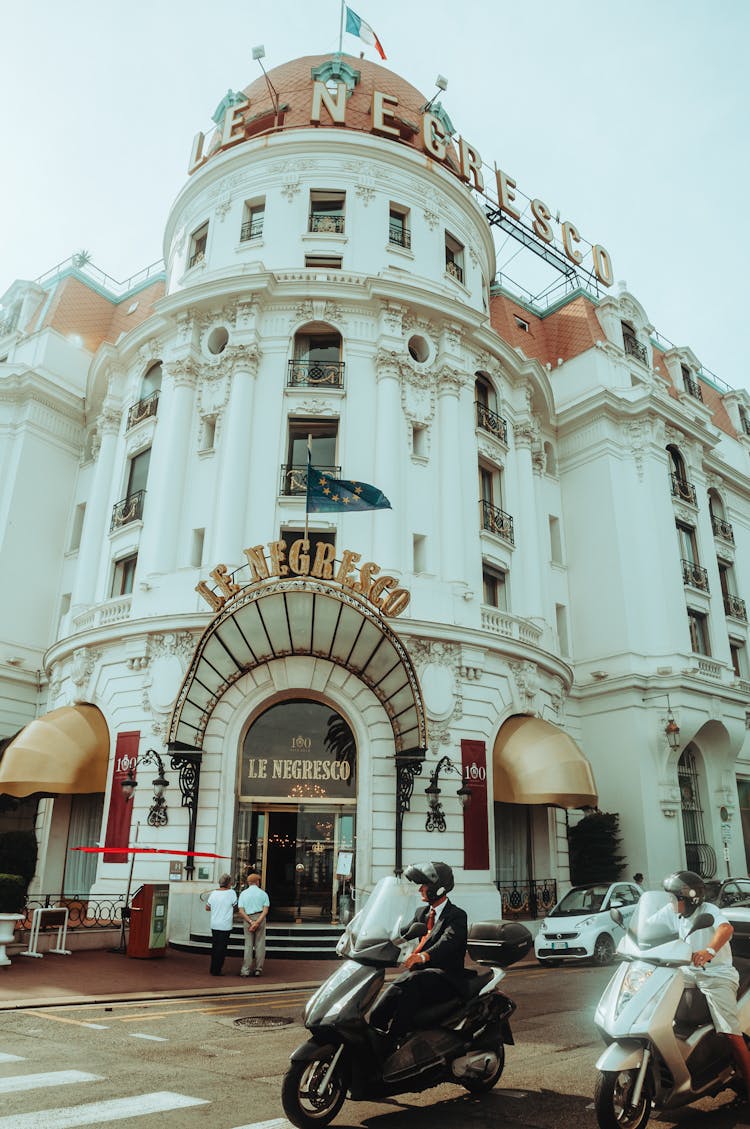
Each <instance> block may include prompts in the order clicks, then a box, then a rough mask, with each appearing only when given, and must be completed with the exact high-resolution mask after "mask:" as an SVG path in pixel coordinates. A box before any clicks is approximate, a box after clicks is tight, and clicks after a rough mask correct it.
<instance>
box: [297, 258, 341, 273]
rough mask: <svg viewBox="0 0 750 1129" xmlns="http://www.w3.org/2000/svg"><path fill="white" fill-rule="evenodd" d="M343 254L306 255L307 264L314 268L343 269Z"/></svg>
mask: <svg viewBox="0 0 750 1129" xmlns="http://www.w3.org/2000/svg"><path fill="white" fill-rule="evenodd" d="M343 261H344V260H343V259H342V258H341V255H305V266H306V267H308V268H310V269H312V270H341V264H342V263H343Z"/></svg>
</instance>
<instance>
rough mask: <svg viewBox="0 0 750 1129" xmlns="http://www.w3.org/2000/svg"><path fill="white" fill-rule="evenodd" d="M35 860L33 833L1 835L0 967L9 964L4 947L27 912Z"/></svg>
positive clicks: (34, 837)
mask: <svg viewBox="0 0 750 1129" xmlns="http://www.w3.org/2000/svg"><path fill="white" fill-rule="evenodd" d="M36 860H37V845H36V835H35V834H34V832H33V831H5V832H3V833H2V834H0V966H2V965H8V964H10V958H9V957H8V954H7V953H6V951H5V946H6V945H7V944H9V943H10V942H11V941H12V940H13V934H14V932H15V928H16V925H17V924H18V920H19V918H21V917H23V915H24V911H25V909H26V891H27V890H28V888H29V883H30V882H31V879H32V878H33V877H34V872H35V870H36Z"/></svg>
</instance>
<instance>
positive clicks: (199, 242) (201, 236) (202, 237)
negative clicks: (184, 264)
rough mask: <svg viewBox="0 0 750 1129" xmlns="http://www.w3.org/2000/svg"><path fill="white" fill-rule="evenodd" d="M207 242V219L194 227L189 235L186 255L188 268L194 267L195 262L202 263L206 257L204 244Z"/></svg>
mask: <svg viewBox="0 0 750 1129" xmlns="http://www.w3.org/2000/svg"><path fill="white" fill-rule="evenodd" d="M207 243H208V221H206V223H203V224H201V226H200V227H198V228H196V230H195V231H194V232H193V234H192V235H191V236H190V254H189V256H188V268H189V267H194V266H195V265H196V264H197V263H202V262H203V260H204V259H205V257H206V244H207Z"/></svg>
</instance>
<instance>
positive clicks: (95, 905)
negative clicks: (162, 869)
mask: <svg viewBox="0 0 750 1129" xmlns="http://www.w3.org/2000/svg"><path fill="white" fill-rule="evenodd" d="M124 905H125V898H124V897H123V896H122V895H120V894H117V895H116V896H114V897H111V898H97V899H96V900H94V899H93V898H89V897H88V895H86V894H83V895H81V896H80V897H79V896H75V897H71V896H69V895H67V894H30V895H29V897H27V899H26V909H25V910H24V912H23V913H21V914H19V915H18V916H19V918H21V919H22V920H21V929H30V928H31V918H32V914H33V912H34V910H35V909H53V908H54V907H56V906H60V907H63V906H64V907H65V908H66V909H67V911H68V929H114V928H119V927H120V925H121V924H122V909H123V906H124Z"/></svg>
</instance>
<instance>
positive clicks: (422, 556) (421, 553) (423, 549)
mask: <svg viewBox="0 0 750 1129" xmlns="http://www.w3.org/2000/svg"><path fill="white" fill-rule="evenodd" d="M412 558H413V564H414V572H427V538H426V537H425V536H424V534H423V533H415V534H414V535H413V537H412Z"/></svg>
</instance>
